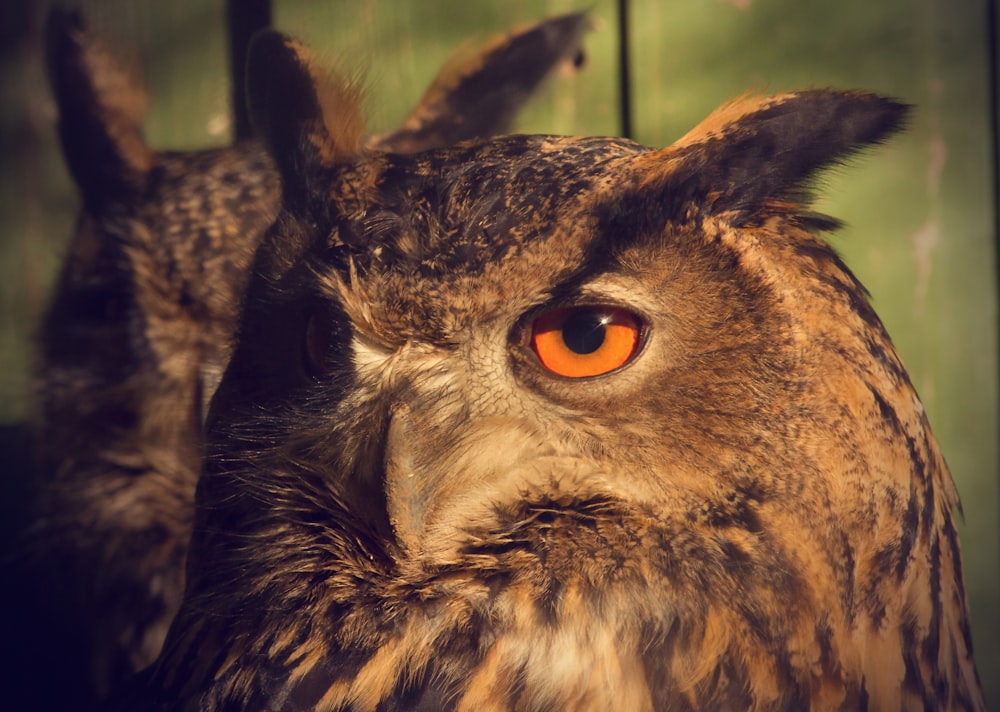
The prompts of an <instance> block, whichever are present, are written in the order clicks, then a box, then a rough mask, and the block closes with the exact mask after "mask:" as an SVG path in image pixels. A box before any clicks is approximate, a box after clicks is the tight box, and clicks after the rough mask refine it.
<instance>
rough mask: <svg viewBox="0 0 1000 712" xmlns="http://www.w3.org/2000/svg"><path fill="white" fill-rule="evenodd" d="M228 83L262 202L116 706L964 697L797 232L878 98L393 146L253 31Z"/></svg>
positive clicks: (895, 411) (900, 477)
mask: <svg viewBox="0 0 1000 712" xmlns="http://www.w3.org/2000/svg"><path fill="white" fill-rule="evenodd" d="M249 93H250V101H251V106H252V110H253V113H254V116H255V120H256V122H257V125H258V127H259V128H260V130H261V133H262V135H263V136H265V140H266V143H267V145H268V149H269V151H270V153H271V155H272V156H273V157H274V160H275V161H276V163H277V165H278V169H279V172H280V173H281V179H282V184H283V196H284V197H283V208H282V212H281V215H280V216H279V218H278V220H277V222H276V223H275V225H274V226H273V227H272V228H271V229H270V232H269V234H268V236H267V237H266V238H265V241H264V245H263V246H262V249H261V250H260V251H259V252H258V255H257V259H256V263H255V267H254V274H253V277H252V281H251V285H250V288H249V292H248V297H247V301H246V305H245V309H244V313H243V316H242V322H241V326H240V334H239V340H238V345H237V347H236V349H235V353H234V356H233V359H232V361H231V363H230V365H229V368H228V370H227V372H226V374H225V376H224V377H223V381H222V384H221V386H220V388H219V391H218V392H217V394H216V398H215V401H214V403H213V407H212V412H211V414H210V417H209V424H208V436H207V437H208V441H209V445H208V462H207V464H206V470H205V474H204V475H203V477H202V479H201V481H200V483H199V492H198V514H197V522H196V527H195V535H194V539H193V544H192V556H191V560H190V568H189V573H190V576H191V581H190V584H189V588H188V591H187V595H186V600H185V604H184V606H183V608H182V611H181V614H180V616H179V618H178V621H177V622H176V624H175V626H174V628H173V629H172V632H171V640H170V641H169V642H168V644H167V646H166V648H165V650H166V651H167V652H165V654H164V657H163V658H162V659H161V664H160V665H158V666H157V667H156V668H155V671H154V672H153V673H151V675H150V678H149V679H147V680H144V681H143V682H142V684H141V685H140V686H139V689H140V690H141V691H140V693H139V694H140V695H141V696H142V699H143V700H144V701H145V702H147V703H148V702H150V701H151V700H160V701H166V702H169V703H170V704H176V703H178V702H179V701H181V700H183V701H186V702H187V703H188V704H193V703H194V702H195V701H197V705H198V708H199V709H206V710H207V709H211V710H215V709H224V708H227V705H237V706H239V705H245V706H250V707H262V708H263V707H267V708H270V707H282V708H287V709H310V710H311V709H317V710H319V709H322V710H332V709H418V708H419V709H431V708H434V709H438V708H447V709H451V708H454V709H519V710H521V709H524V710H541V709H595V710H596V709H637V710H639V709H692V710H694V709H698V710H714V709H748V710H763V709H805V708H809V707H813V708H817V709H827V708H858V709H862V708H871V709H902V708H906V709H910V708H914V709H922V708H939V709H945V708H949V709H966V708H981V707H982V698H981V693H980V691H979V685H978V681H977V678H976V672H975V668H974V665H973V662H972V657H971V654H972V653H971V643H970V639H969V632H968V620H967V613H966V604H965V594H964V590H963V584H962V576H961V569H960V556H959V551H958V541H957V536H956V532H955V529H954V524H953V519H952V510H953V509H954V507H955V506H956V504H957V496H956V493H955V490H954V487H953V485H952V482H951V479H950V476H949V474H948V471H947V468H946V466H945V463H944V461H943V459H942V457H941V455H940V452H939V450H938V446H937V443H936V441H935V440H934V437H933V435H932V434H931V431H930V428H929V426H928V423H927V419H926V417H925V415H924V412H923V409H922V407H921V405H920V402H919V400H918V399H917V396H916V394H915V392H914V389H913V387H912V386H911V384H910V381H909V378H908V377H907V374H906V371H905V369H904V368H903V366H902V364H901V363H900V361H899V358H898V357H897V355H896V353H895V351H894V348H893V346H892V343H891V341H890V339H889V337H888V336H887V334H886V332H885V330H884V329H883V327H882V325H881V323H880V322H879V319H878V317H877V316H876V314H875V312H874V311H873V310H872V308H871V306H870V304H869V303H868V300H867V297H866V294H865V291H864V289H863V288H862V286H861V285H860V284H859V283H858V281H857V280H856V279H855V277H854V276H853V275H852V274H851V272H850V271H849V270H848V269H847V267H845V266H844V264H843V263H842V262H841V261H840V259H838V257H837V255H836V254H835V253H834V252H833V251H832V250H831V249H830V247H829V246H828V245H827V244H826V243H825V242H824V241H823V240H822V238H821V234H822V233H823V232H824V231H826V230H829V229H831V228H833V227H835V226H836V222H835V221H834V220H832V219H830V218H826V217H823V216H819V215H816V214H814V213H812V212H810V211H809V209H808V191H807V188H808V186H809V184H810V181H811V179H812V177H813V176H814V175H815V173H816V172H817V171H818V170H820V169H822V168H824V167H825V166H828V165H830V164H831V163H834V162H837V161H842V160H844V159H845V158H846V157H848V156H850V155H852V154H854V153H856V152H857V151H859V150H861V149H863V148H865V147H867V146H870V145H871V144H876V143H878V142H880V141H881V140H883V139H884V138H886V137H887V136H889V135H890V134H891V133H893V132H894V131H895V130H897V129H898V128H899V126H900V125H901V123H902V121H903V119H904V116H905V113H906V109H905V107H903V106H902V105H900V104H898V103H896V102H894V101H891V100H888V99H885V98H882V97H879V96H875V95H872V94H868V93H864V92H858V91H852V92H841V91H832V90H813V91H802V92H793V93H787V94H782V95H778V96H773V97H768V98H757V97H743V98H741V99H738V100H736V101H734V102H732V103H729V104H726V105H725V106H723V107H721V108H720V109H718V110H717V111H716V112H714V113H713V114H711V115H710V116H709V117H708V118H707V119H706V120H705V121H704V122H702V123H701V124H700V125H698V126H697V127H696V128H695V129H693V130H692V131H691V132H690V133H688V134H687V135H686V136H684V137H683V138H681V139H680V140H679V141H677V142H676V143H674V144H673V145H671V146H669V147H667V148H664V149H654V148H648V147H644V146H640V145H638V144H635V143H632V142H629V141H624V140H619V139H608V138H565V137H555V136H508V137H503V138H496V139H492V140H482V141H473V142H468V143H464V144H460V145H458V146H455V147H452V148H446V149H441V150H433V151H428V152H423V153H417V154H415V155H399V154H394V153H385V152H381V151H377V150H371V149H366V148H364V147H363V146H362V143H361V140H360V136H361V130H360V128H359V127H360V125H361V122H360V119H359V117H358V114H357V107H356V106H354V105H353V104H351V103H350V102H349V101H345V98H346V97H345V92H344V89H343V87H342V86H339V85H337V84H336V83H334V84H332V85H330V84H325V83H324V82H323V81H321V80H319V79H318V78H317V73H316V72H315V70H314V69H313V68H312V65H311V63H310V61H309V59H308V57H306V55H305V53H304V51H303V50H302V48H301V47H300V46H299V45H297V44H296V43H294V42H293V41H290V40H288V39H286V38H284V37H281V36H279V35H273V34H272V35H267V36H264V37H261V38H260V39H259V40H258V41H257V43H256V44H255V46H254V52H253V54H252V59H251V63H250V92H249Z"/></svg>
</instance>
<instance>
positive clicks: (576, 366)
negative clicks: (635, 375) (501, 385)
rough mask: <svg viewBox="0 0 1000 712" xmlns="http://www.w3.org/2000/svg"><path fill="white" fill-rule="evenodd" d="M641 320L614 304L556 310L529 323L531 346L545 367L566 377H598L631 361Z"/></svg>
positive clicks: (637, 341)
mask: <svg viewBox="0 0 1000 712" xmlns="http://www.w3.org/2000/svg"><path fill="white" fill-rule="evenodd" d="M641 336H642V321H641V320H640V319H639V317H637V316H636V315H635V314H632V313H631V312H628V311H626V310H624V309H620V308H618V307H609V306H583V307H570V308H568V309H557V310H555V311H552V312H548V313H547V314H542V315H541V316H539V317H538V318H537V319H535V321H534V322H533V323H532V325H531V346H532V347H533V348H534V349H535V353H536V354H538V359H539V360H540V361H541V362H542V365H543V366H545V368H547V369H549V370H550V371H552V373H555V374H556V375H559V376H566V377H567V378H586V377H587V376H600V375H601V374H604V373H608V372H610V371H614V370H615V369H616V368H620V367H622V366H624V365H625V364H626V363H628V362H629V361H631V360H632V358H633V357H634V356H635V354H636V352H637V351H638V349H639V343H640V337H641Z"/></svg>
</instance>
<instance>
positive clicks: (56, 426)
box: [33, 9, 588, 696]
mask: <svg viewBox="0 0 1000 712" xmlns="http://www.w3.org/2000/svg"><path fill="white" fill-rule="evenodd" d="M587 24H588V23H587V20H586V16H585V15H584V14H582V13H577V14H572V15H566V16H562V17H555V18H551V19H549V20H546V21H544V22H541V23H538V24H537V25H534V26H531V27H524V28H519V29H518V30H516V31H514V32H509V33H505V34H503V35H501V36H498V37H497V38H496V39H494V40H493V41H492V42H491V44H490V45H489V46H487V47H485V48H484V49H483V50H482V51H480V52H478V53H475V54H473V55H471V56H470V59H471V64H468V63H467V64H465V65H462V66H461V67H454V68H451V69H449V72H448V76H449V77H453V81H452V82H451V85H450V86H452V87H453V91H451V92H450V93H449V91H448V90H447V89H441V90H439V91H438V92H437V93H436V94H435V95H434V101H435V103H434V105H432V106H425V107H422V108H420V107H418V109H415V111H418V110H419V112H420V116H421V121H419V122H415V121H410V122H409V123H408V125H407V126H406V127H403V128H401V129H400V130H398V131H396V132H394V133H392V134H389V135H387V136H386V137H384V138H379V137H371V138H369V139H367V140H368V142H369V143H370V144H371V145H372V146H381V145H382V143H383V141H386V140H390V139H391V140H392V141H394V142H395V143H398V144H404V143H405V144H406V146H401V148H405V150H418V149H426V148H431V147H436V146H439V145H444V144H447V143H450V142H454V141H457V140H461V139H464V138H469V137H471V136H475V135H490V134H492V133H496V132H499V131H503V130H505V129H506V128H507V125H508V123H509V121H510V120H511V119H512V118H513V116H514V115H515V114H516V112H517V111H518V109H519V108H520V107H521V106H523V104H524V103H525V101H526V100H527V98H528V97H529V96H530V94H531V93H532V92H533V91H534V89H535V88H536V87H537V86H538V84H539V82H540V81H541V80H542V79H543V78H544V77H545V76H546V75H548V74H550V73H551V70H552V68H553V67H554V66H556V65H558V64H560V63H562V62H564V61H568V60H569V58H571V57H573V56H575V55H576V54H577V53H579V52H580V42H581V37H582V34H583V33H584V31H585V29H586V27H587ZM48 54H49V71H50V79H51V83H52V88H53V94H54V96H55V99H56V103H57V105H58V108H59V112H60V121H59V132H60V138H61V140H62V146H63V150H64V153H65V156H66V160H67V164H68V167H69V169H70V172H71V173H72V175H73V177H74V180H75V181H76V184H77V186H78V187H79V189H80V193H81V195H82V198H83V210H82V213H81V215H80V218H79V221H78V224H77V228H76V233H75V235H74V236H73V239H72V240H71V242H70V245H69V250H68V254H67V257H66V261H65V264H64V268H63V271H62V274H61V275H60V278H59V282H58V284H57V286H56V290H55V294H54V297H53V299H52V303H51V307H50V309H49V311H48V314H47V315H46V318H45V322H44V324H43V326H42V328H41V330H40V331H41V333H40V347H41V348H40V361H41V364H40V366H39V372H38V379H37V380H38V388H37V392H38V410H39V412H40V416H41V418H40V423H39V428H38V442H39V443H40V446H41V450H42V456H43V463H42V470H43V472H42V473H41V474H42V477H41V480H42V483H41V485H40V488H41V490H42V491H41V500H42V501H41V505H40V509H41V514H40V519H41V521H40V523H39V527H38V530H37V533H36V536H37V537H38V538H39V539H41V543H42V550H43V551H44V552H45V559H44V561H43V562H42V563H41V564H40V566H41V567H49V568H52V569H53V570H54V571H55V576H54V582H53V588H54V589H55V590H56V592H57V593H55V594H54V595H53V598H54V599H55V601H56V602H58V604H60V605H68V607H69V608H70V609H71V610H70V612H69V614H68V617H69V620H70V622H71V623H72V624H73V625H78V626H79V627H80V628H81V629H82V630H81V631H80V632H79V635H80V636H81V637H82V639H83V641H84V643H83V645H84V651H83V652H82V654H81V655H80V656H74V655H67V656H66V657H67V662H66V665H67V666H70V665H72V664H74V663H80V664H85V665H87V666H89V668H90V671H89V677H90V679H91V680H92V682H93V686H94V690H95V692H96V694H97V695H98V696H101V695H104V694H107V692H108V690H109V689H110V687H111V686H112V685H114V684H115V683H116V682H117V681H119V680H120V679H122V678H123V677H124V676H125V675H127V674H130V673H132V672H134V671H136V670H138V669H141V668H143V667H145V666H146V665H148V664H149V663H150V662H152V661H153V660H154V659H155V658H156V655H157V654H158V652H159V650H160V646H161V645H162V642H163V638H164V636H165V635H166V630H167V627H168V626H169V623H170V621H171V619H172V617H173V615H174V613H175V612H176V609H177V607H178V605H179V604H180V599H181V595H182V592H183V585H184V582H183V573H184V557H185V552H186V548H187V541H188V537H189V534H190V528H191V522H192V518H193V508H194V492H195V483H196V481H197V477H198V472H199V470H200V464H201V424H202V420H203V403H207V400H208V398H209V397H210V396H211V394H212V392H213V391H214V389H215V386H216V384H217V382H218V378H219V377H220V375H221V372H222V369H223V368H224V366H225V363H226V361H227V360H228V356H229V350H230V341H231V335H232V331H233V328H234V326H235V322H236V318H237V315H238V307H239V302H240V298H241V294H242V291H243V289H244V287H245V285H246V281H247V278H248V272H249V267H250V262H251V260H252V256H253V253H254V250H255V249H256V247H257V243H258V242H259V240H260V238H261V236H262V234H263V231H264V229H265V228H266V227H267V226H268V225H269V224H270V223H271V222H272V221H273V219H274V218H275V215H276V213H277V210H278V205H279V202H280V184H279V177H278V174H277V172H276V171H275V169H274V166H273V163H272V162H271V160H270V158H269V157H268V156H267V154H266V153H265V151H264V150H263V147H262V146H261V145H260V144H259V143H256V142H247V143H242V144H239V145H235V146H231V147H226V148H220V149H212V150H204V151H187V152H168V151H157V150H154V149H153V148H151V147H150V146H148V145H147V143H146V142H145V140H144V138H143V135H142V121H143V118H144V111H145V104H146V102H145V93H144V90H143V88H142V87H141V84H140V82H139V80H138V78H137V77H136V76H135V73H134V68H132V67H130V66H128V65H126V64H125V63H123V62H122V61H121V60H120V59H118V58H117V57H116V56H115V54H114V53H113V52H112V51H110V50H109V48H108V47H107V46H106V45H105V44H104V43H103V42H102V41H101V40H100V38H98V37H96V36H95V35H94V34H93V33H91V32H88V31H87V29H86V28H85V27H84V25H83V23H82V21H81V19H80V18H79V17H78V16H76V15H74V14H71V13H67V12H65V11H62V10H59V9H55V10H53V12H52V15H51V17H50V21H49V31H48ZM525 67H530V68H531V70H532V73H530V76H524V75H523V73H522V70H523V69H524V68H525ZM470 83H471V84H475V85H476V86H477V88H478V91H479V92H480V94H485V95H487V96H488V95H490V93H491V92H495V93H496V94H497V95H498V96H499V97H500V104H502V105H503V112H497V111H494V110H495V109H496V108H497V107H496V106H494V107H492V109H491V113H489V114H486V115H482V112H483V111H484V107H482V106H480V105H479V104H478V103H477V101H474V100H473V99H474V98H475V97H469V96H466V94H467V93H468V88H467V85H468V84H470ZM485 108H490V107H485ZM361 128H363V127H361V125H360V123H359V124H358V131H360V130H361ZM352 139H353V140H355V141H357V140H360V133H357V134H356V135H353V136H352ZM34 550H35V549H33V551H34ZM67 602H68V603H67ZM53 614H54V612H53V611H52V610H49V611H48V612H47V615H53ZM71 637H72V635H67V639H69V638H71ZM64 647H66V649H67V650H69V649H70V646H69V644H68V643H64ZM78 658H82V659H78Z"/></svg>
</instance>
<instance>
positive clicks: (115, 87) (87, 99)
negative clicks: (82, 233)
mask: <svg viewBox="0 0 1000 712" xmlns="http://www.w3.org/2000/svg"><path fill="white" fill-rule="evenodd" d="M46 54H47V69H48V76H49V84H50V85H51V87H52V93H53V95H54V98H55V101H56V105H57V107H58V110H59V138H60V140H61V142H62V147H63V153H64V154H65V157H66V163H67V165H68V166H69V170H70V173H72V175H73V178H74V180H75V181H76V183H77V185H78V187H79V188H80V190H81V192H82V193H83V198H84V202H85V203H86V204H87V205H88V206H89V207H91V208H92V209H99V206H100V205H101V204H103V203H104V202H105V201H107V200H110V199H115V198H122V197H124V196H127V195H129V194H132V193H135V192H138V191H140V190H142V186H143V185H145V179H146V175H147V173H148V172H149V170H150V168H151V167H152V165H153V160H154V158H155V154H154V152H153V150H152V149H151V148H149V146H147V145H146V142H145V140H144V139H143V136H142V120H143V117H144V116H145V112H146V103H147V96H146V92H145V89H144V87H143V86H142V82H141V81H140V80H139V78H138V76H137V73H136V72H135V71H134V70H132V69H130V68H129V67H127V66H126V65H125V64H123V63H122V62H121V60H120V59H119V58H117V57H115V56H114V54H113V53H112V52H111V51H110V50H109V49H108V48H107V47H106V46H105V45H104V44H103V43H102V42H101V41H100V40H99V39H98V38H97V37H95V36H93V35H92V34H91V33H90V32H88V30H87V28H86V26H85V24H84V22H83V19H82V18H81V17H80V15H79V14H78V13H76V12H71V11H67V10H64V9H61V8H58V7H56V8H53V9H52V10H51V11H50V12H49V17H48V22H47V27H46Z"/></svg>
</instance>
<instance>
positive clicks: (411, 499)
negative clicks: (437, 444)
mask: <svg viewBox="0 0 1000 712" xmlns="http://www.w3.org/2000/svg"><path fill="white" fill-rule="evenodd" d="M413 438H414V426H413V419H412V417H411V415H410V409H409V407H408V406H406V405H401V404H400V405H396V406H393V408H392V410H391V412H390V415H389V428H388V433H387V435H386V440H385V452H384V464H385V494H386V507H387V509H388V514H389V523H390V525H391V526H392V529H393V531H394V532H395V534H396V538H397V540H398V541H399V543H400V545H401V546H402V547H403V549H405V550H406V551H407V552H408V553H410V554H411V555H414V554H417V553H418V552H419V551H420V548H421V546H420V539H421V533H422V532H423V529H424V516H425V510H426V502H427V493H426V492H425V491H424V489H423V488H422V487H421V485H422V481H421V479H422V478H420V477H417V476H416V467H415V463H414V459H413V442H414V440H413Z"/></svg>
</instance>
